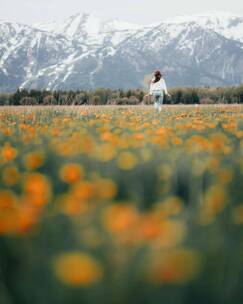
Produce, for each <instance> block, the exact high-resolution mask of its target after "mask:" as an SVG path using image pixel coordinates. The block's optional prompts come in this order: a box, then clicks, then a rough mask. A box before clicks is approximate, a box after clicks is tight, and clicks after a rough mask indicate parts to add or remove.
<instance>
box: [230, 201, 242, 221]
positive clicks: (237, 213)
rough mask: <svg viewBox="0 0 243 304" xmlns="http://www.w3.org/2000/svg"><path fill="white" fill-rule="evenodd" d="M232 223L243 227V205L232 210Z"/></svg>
mask: <svg viewBox="0 0 243 304" xmlns="http://www.w3.org/2000/svg"><path fill="white" fill-rule="evenodd" d="M232 221H233V223H234V224H236V225H243V204H240V205H239V206H237V207H235V208H234V209H233V210H232Z"/></svg>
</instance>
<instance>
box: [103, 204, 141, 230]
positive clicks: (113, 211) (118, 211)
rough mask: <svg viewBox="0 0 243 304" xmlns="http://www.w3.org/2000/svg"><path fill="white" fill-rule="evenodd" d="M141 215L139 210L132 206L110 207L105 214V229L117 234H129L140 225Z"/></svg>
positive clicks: (118, 205)
mask: <svg viewBox="0 0 243 304" xmlns="http://www.w3.org/2000/svg"><path fill="white" fill-rule="evenodd" d="M138 219H139V215H138V212H137V210H136V209H135V208H134V207H133V206H130V205H123V204H117V205H110V206H108V207H107V208H106V209H105V210H104V212H103V214H102V220H103V225H104V227H105V228H106V229H107V230H108V231H110V232H115V233H121V232H129V231H130V229H132V228H133V227H135V225H136V224H137V223H138Z"/></svg>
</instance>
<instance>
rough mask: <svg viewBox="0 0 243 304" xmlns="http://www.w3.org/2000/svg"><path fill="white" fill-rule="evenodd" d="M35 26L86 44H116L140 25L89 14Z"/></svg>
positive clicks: (79, 14)
mask: <svg viewBox="0 0 243 304" xmlns="http://www.w3.org/2000/svg"><path fill="white" fill-rule="evenodd" d="M35 27H37V28H39V29H42V30H46V31H51V32H53V33H55V34H61V35H64V36H67V37H69V38H71V39H75V40H77V41H79V42H81V43H84V44H86V45H91V46H92V45H101V44H103V43H106V44H112V45H117V44H119V43H120V42H121V41H123V40H124V39H126V38H127V37H129V36H130V35H131V34H133V33H134V32H135V31H136V30H138V29H139V28H141V26H139V25H136V24H131V23H127V22H123V21H119V20H101V19H99V18H97V17H95V16H93V15H91V14H81V13H78V14H76V15H73V16H71V17H70V18H68V19H67V20H65V21H64V22H63V23H61V24H58V23H55V22H54V23H47V24H36V25H35Z"/></svg>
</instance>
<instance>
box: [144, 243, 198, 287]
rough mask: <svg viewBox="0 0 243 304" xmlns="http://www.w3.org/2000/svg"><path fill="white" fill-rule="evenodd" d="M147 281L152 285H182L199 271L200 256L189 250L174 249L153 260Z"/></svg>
mask: <svg viewBox="0 0 243 304" xmlns="http://www.w3.org/2000/svg"><path fill="white" fill-rule="evenodd" d="M151 264H152V265H151V268H150V269H149V280H150V281H151V283H154V284H183V283H187V282H188V281H191V280H193V279H194V278H195V277H196V275H197V274H198V273H199V271H200V255H199V254H198V253H197V252H196V251H193V250H190V249H183V248H182V249H176V250H172V251H168V252H166V253H163V254H161V256H159V257H157V258H154V259H153V261H152V262H151Z"/></svg>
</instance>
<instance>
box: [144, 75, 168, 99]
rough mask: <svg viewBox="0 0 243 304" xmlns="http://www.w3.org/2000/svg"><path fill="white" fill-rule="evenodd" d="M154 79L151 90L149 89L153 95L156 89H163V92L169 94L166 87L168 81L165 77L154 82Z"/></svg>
mask: <svg viewBox="0 0 243 304" xmlns="http://www.w3.org/2000/svg"><path fill="white" fill-rule="evenodd" d="M153 81H154V79H153V80H152V82H151V84H150V90H149V94H150V95H153V92H154V91H161V92H163V91H164V92H165V94H168V92H167V87H166V83H165V80H164V78H161V79H160V80H159V81H158V82H156V83H153Z"/></svg>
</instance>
